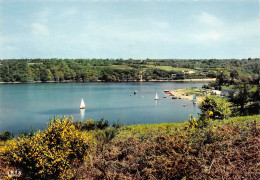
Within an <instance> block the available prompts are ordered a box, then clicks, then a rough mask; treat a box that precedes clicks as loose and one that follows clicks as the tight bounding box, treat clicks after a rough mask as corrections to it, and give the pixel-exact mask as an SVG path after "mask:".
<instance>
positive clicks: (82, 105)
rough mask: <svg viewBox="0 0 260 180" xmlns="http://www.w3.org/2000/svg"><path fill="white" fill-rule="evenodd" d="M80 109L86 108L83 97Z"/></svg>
mask: <svg viewBox="0 0 260 180" xmlns="http://www.w3.org/2000/svg"><path fill="white" fill-rule="evenodd" d="M80 109H85V103H84V100H83V99H81V103H80Z"/></svg>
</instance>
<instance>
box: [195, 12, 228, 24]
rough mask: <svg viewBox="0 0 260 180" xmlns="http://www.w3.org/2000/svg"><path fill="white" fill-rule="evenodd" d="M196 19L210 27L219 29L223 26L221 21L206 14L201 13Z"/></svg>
mask: <svg viewBox="0 0 260 180" xmlns="http://www.w3.org/2000/svg"><path fill="white" fill-rule="evenodd" d="M196 19H197V20H198V21H199V22H200V23H202V24H204V25H208V26H211V27H220V26H223V25H224V23H223V21H222V20H221V19H219V18H218V17H216V16H214V15H212V14H209V13H207V12H202V13H201V14H200V15H199V16H196Z"/></svg>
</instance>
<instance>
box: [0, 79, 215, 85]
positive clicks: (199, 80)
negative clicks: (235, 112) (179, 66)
mask: <svg viewBox="0 0 260 180" xmlns="http://www.w3.org/2000/svg"><path fill="white" fill-rule="evenodd" d="M213 81H216V78H207V79H178V80H157V79H151V80H149V81H146V80H139V81H138V80H128V81H102V80H96V81H73V80H65V81H45V82H43V81H33V82H18V81H16V82H0V84H34V83H89V82H213Z"/></svg>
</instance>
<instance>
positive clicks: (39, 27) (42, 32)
mask: <svg viewBox="0 0 260 180" xmlns="http://www.w3.org/2000/svg"><path fill="white" fill-rule="evenodd" d="M32 32H33V34H34V35H36V36H48V35H49V29H48V27H47V26H45V25H43V24H40V23H33V24H32Z"/></svg>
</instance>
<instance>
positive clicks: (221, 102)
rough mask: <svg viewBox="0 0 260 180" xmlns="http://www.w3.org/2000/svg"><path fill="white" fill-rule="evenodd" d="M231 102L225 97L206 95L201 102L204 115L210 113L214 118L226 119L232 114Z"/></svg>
mask: <svg viewBox="0 0 260 180" xmlns="http://www.w3.org/2000/svg"><path fill="white" fill-rule="evenodd" d="M230 106H231V103H230V102H227V100H226V99H224V98H217V97H212V96H209V95H208V96H206V97H205V98H204V99H203V101H202V102H201V104H200V109H201V111H202V116H204V117H205V116H206V117H207V116H208V115H209V114H210V112H212V114H211V115H210V116H211V118H212V119H225V118H228V117H229V116H230V115H231V110H230Z"/></svg>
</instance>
